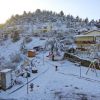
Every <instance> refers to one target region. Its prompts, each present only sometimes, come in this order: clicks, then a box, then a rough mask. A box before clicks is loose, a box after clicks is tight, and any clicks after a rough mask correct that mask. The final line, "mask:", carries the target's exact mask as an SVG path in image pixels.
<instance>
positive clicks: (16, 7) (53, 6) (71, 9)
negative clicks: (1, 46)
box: [0, 0, 100, 23]
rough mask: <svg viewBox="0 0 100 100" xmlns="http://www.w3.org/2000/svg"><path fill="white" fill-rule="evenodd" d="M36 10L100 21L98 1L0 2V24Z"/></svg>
mask: <svg viewBox="0 0 100 100" xmlns="http://www.w3.org/2000/svg"><path fill="white" fill-rule="evenodd" d="M36 9H41V10H52V11H55V12H57V13H59V12H60V11H61V10H63V12H64V13H65V14H66V15H67V14H71V15H73V16H74V17H76V16H77V15H78V16H79V17H81V18H86V17H88V18H89V19H90V20H91V19H95V20H98V19H100V0H0V23H4V22H5V21H6V20H7V19H8V18H10V17H11V15H15V14H22V13H23V11H26V12H28V11H31V12H33V11H35V10H36Z"/></svg>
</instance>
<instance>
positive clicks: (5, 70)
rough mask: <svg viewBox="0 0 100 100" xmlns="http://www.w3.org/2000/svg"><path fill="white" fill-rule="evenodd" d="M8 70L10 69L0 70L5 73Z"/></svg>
mask: <svg viewBox="0 0 100 100" xmlns="http://www.w3.org/2000/svg"><path fill="white" fill-rule="evenodd" d="M9 71H11V69H4V70H1V71H0V72H2V73H6V72H9Z"/></svg>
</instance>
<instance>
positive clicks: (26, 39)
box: [24, 36, 32, 43]
mask: <svg viewBox="0 0 100 100" xmlns="http://www.w3.org/2000/svg"><path fill="white" fill-rule="evenodd" d="M24 41H25V43H30V42H31V41H32V38H31V37H29V36H28V37H25V40H24Z"/></svg>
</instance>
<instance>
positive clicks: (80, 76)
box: [80, 65, 82, 77]
mask: <svg viewBox="0 0 100 100" xmlns="http://www.w3.org/2000/svg"><path fill="white" fill-rule="evenodd" d="M81 75H82V73H81V65H80V77H81Z"/></svg>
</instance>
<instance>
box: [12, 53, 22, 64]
mask: <svg viewBox="0 0 100 100" xmlns="http://www.w3.org/2000/svg"><path fill="white" fill-rule="evenodd" d="M10 59H11V61H12V63H19V62H20V61H21V60H22V58H21V56H20V54H19V53H17V54H12V55H11V56H10Z"/></svg>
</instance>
